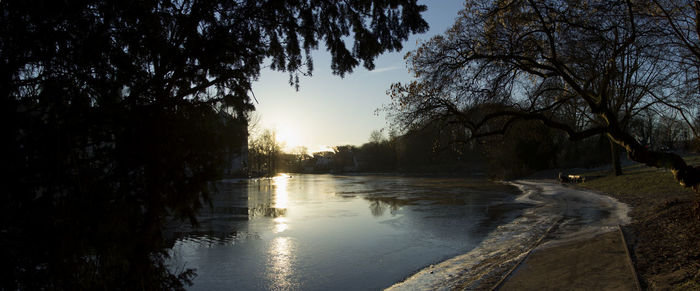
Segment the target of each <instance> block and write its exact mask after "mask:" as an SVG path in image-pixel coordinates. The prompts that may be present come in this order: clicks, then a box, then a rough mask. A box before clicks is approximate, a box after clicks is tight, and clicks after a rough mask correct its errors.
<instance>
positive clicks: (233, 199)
mask: <svg viewBox="0 0 700 291" xmlns="http://www.w3.org/2000/svg"><path fill="white" fill-rule="evenodd" d="M216 188H217V190H216V191H215V193H214V194H213V196H212V206H211V207H209V206H207V207H205V208H204V209H203V211H202V213H201V214H200V216H199V217H198V220H199V222H200V224H201V225H200V226H199V227H198V228H191V227H190V226H189V224H188V223H181V224H177V225H173V226H171V227H170V228H169V229H168V233H169V234H170V236H171V239H172V240H174V246H173V248H172V250H171V255H172V259H171V260H170V265H171V268H173V269H174V270H181V269H183V268H194V269H196V270H197V274H198V276H197V277H196V278H195V280H194V285H193V286H192V287H190V289H191V290H279V289H287V290H289V289H292V290H300V289H301V290H343V289H347V290H366V289H375V290H376V289H381V288H386V287H389V286H392V284H394V283H396V282H399V281H402V280H403V279H406V278H407V277H408V276H410V275H411V274H414V273H416V272H417V271H419V270H421V269H423V268H425V267H427V266H430V265H432V264H436V263H439V262H441V261H443V260H445V259H448V258H452V257H455V256H457V255H460V254H464V253H467V252H469V251H470V250H472V249H474V248H475V247H477V246H479V245H480V243H482V241H484V240H485V239H486V238H487V236H488V235H489V234H491V233H493V232H494V230H495V229H497V228H498V227H499V226H502V225H504V224H507V223H509V222H511V221H513V220H514V219H515V218H517V217H520V216H521V215H522V213H523V211H524V210H525V209H528V208H531V207H533V205H532V204H529V203H523V202H522V201H516V198H518V197H519V196H520V194H522V192H521V191H520V190H519V189H518V188H517V187H515V186H513V185H509V184H505V183H495V182H489V181H487V180H484V179H480V178H444V177H440V178H437V177H433V178H425V177H404V176H386V175H374V176H372V175H369V176H341V175H296V174H294V175H291V176H290V175H280V176H277V177H274V178H270V179H253V180H228V181H220V182H218V183H216Z"/></svg>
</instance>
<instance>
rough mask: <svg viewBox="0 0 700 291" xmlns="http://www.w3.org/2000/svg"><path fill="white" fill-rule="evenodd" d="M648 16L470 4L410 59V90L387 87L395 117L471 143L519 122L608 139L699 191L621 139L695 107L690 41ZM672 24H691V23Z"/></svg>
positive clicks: (624, 6) (558, 5) (671, 160)
mask: <svg viewBox="0 0 700 291" xmlns="http://www.w3.org/2000/svg"><path fill="white" fill-rule="evenodd" d="M658 2H663V3H662V5H663V4H665V3H669V2H673V3H675V2H674V1H658ZM679 3H680V1H679ZM684 3H686V4H687V2H684ZM687 5H689V4H687ZM685 7H686V6H684V10H683V11H684V12H687V11H693V8H692V7H690V8H685ZM652 8H653V5H651V6H650V5H646V4H645V3H641V2H634V1H622V0H621V1H603V2H600V1H527V0H524V1H505V2H503V1H490V0H481V1H470V2H469V4H468V5H467V7H466V9H465V10H464V11H463V12H462V13H461V16H460V17H459V18H458V20H457V21H456V23H455V24H454V26H453V27H452V28H451V29H449V30H448V31H447V32H446V33H445V34H444V35H439V36H436V37H434V38H433V39H431V40H430V41H429V42H427V43H425V44H424V45H422V46H421V47H420V48H418V49H417V50H416V51H414V52H412V53H411V54H410V55H409V56H408V60H409V63H410V65H411V67H412V68H413V71H414V73H415V75H416V76H417V80H416V81H414V82H411V83H410V84H394V85H393V86H392V89H391V92H390V93H391V95H392V97H393V105H392V107H391V108H392V109H391V112H392V117H393V118H394V120H395V121H396V122H397V123H401V124H403V125H404V126H405V127H408V128H415V127H420V126H422V125H423V124H427V123H428V122H431V121H432V122H435V121H439V122H441V124H444V126H446V127H458V128H462V130H466V131H468V132H469V133H470V134H469V136H468V138H469V139H473V138H480V137H485V136H490V135H495V134H502V133H504V132H505V131H506V130H507V129H508V128H510V127H512V126H513V125H514V124H516V123H517V122H519V121H523V120H534V121H539V122H541V123H542V124H544V125H547V126H549V127H552V128H555V129H558V130H562V131H563V132H565V133H567V134H568V137H569V139H571V140H581V139H585V138H587V137H591V136H595V135H599V134H604V135H606V136H607V137H608V138H609V139H610V140H611V141H612V142H614V143H615V144H618V145H620V146H621V147H622V148H624V149H625V150H626V151H627V153H628V156H629V157H630V159H632V160H634V161H637V162H640V163H644V164H646V165H648V166H653V167H665V168H669V169H671V171H672V173H673V175H674V177H675V179H676V180H677V181H678V182H679V183H680V184H681V185H684V186H687V187H694V188H697V186H698V184H699V183H700V169H697V168H695V167H692V166H689V165H687V164H686V163H685V161H684V160H683V159H682V158H681V157H679V156H678V155H676V154H673V153H668V152H657V151H653V150H650V149H648V148H646V147H644V146H643V145H642V144H641V143H640V142H639V141H638V140H636V139H635V137H634V136H633V135H632V134H631V133H630V132H629V130H628V126H627V125H628V123H629V121H630V120H631V119H632V117H634V116H635V115H636V114H637V113H639V112H641V111H644V110H647V109H649V108H653V109H654V111H655V112H673V111H675V112H679V113H683V112H688V111H689V109H690V108H697V107H696V106H695V105H694V104H697V100H698V90H697V87H695V86H688V84H689V82H690V80H695V81H697V79H696V78H697V76H698V74H697V68H698V67H697V66H695V64H694V63H692V62H691V63H689V62H685V61H684V60H688V59H690V56H692V55H693V54H691V53H689V51H690V52H692V51H693V48H694V45H693V44H697V43H698V41H697V36H698V34H697V31H695V32H696V33H693V34H691V33H685V32H684V33H681V34H682V36H683V37H686V38H687V40H689V41H688V42H687V43H689V44H690V45H687V46H686V45H674V46H669V45H668V44H669V43H677V42H678V41H676V40H677V39H678V37H677V36H676V35H674V34H672V33H669V32H668V31H667V27H668V25H667V24H666V25H660V24H662V22H663V20H664V19H667V18H661V19H659V17H656V16H654V15H655V14H654V13H652V12H653V11H650V9H652ZM657 15H658V14H657ZM674 15H675V14H674ZM684 15H685V16H684ZM675 16H677V18H673V17H670V19H672V20H679V19H680V20H682V21H683V23H688V22H690V23H697V21H695V19H694V18H696V16H697V15H696V14H695V13H685V14H681V15H675ZM684 17H685V18H684ZM687 27H688V26H684V27H683V29H686V32H689V31H693V30H696V29H697V27H696V26H691V28H687ZM681 43H682V41H681ZM569 108H572V109H573V110H576V112H577V114H578V115H580V116H581V117H583V118H582V119H581V118H579V117H577V116H571V115H570V114H571V111H572V109H569ZM573 120H581V121H582V122H580V123H578V122H577V123H572V122H571V121H573ZM458 142H459V141H458Z"/></svg>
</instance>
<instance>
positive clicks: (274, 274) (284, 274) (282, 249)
mask: <svg viewBox="0 0 700 291" xmlns="http://www.w3.org/2000/svg"><path fill="white" fill-rule="evenodd" d="M268 253H269V254H268V255H269V264H268V270H267V272H265V273H266V274H267V276H268V278H269V280H270V282H271V286H269V287H270V289H273V290H290V289H297V287H298V282H297V281H296V280H295V279H294V269H293V263H294V259H295V255H294V253H295V252H294V243H293V241H292V239H291V238H289V237H276V238H275V239H274V240H273V241H272V244H271V245H270V250H269V252H268Z"/></svg>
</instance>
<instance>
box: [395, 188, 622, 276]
mask: <svg viewBox="0 0 700 291" xmlns="http://www.w3.org/2000/svg"><path fill="white" fill-rule="evenodd" d="M510 183H511V184H512V185H513V186H516V187H518V188H519V189H520V190H521V192H522V194H521V195H520V196H519V197H517V198H516V199H515V201H514V202H517V203H523V204H530V205H531V207H529V208H528V209H526V210H525V211H524V212H523V214H522V215H521V216H520V217H518V218H516V219H515V220H513V221H511V222H510V223H507V224H504V225H501V226H499V227H498V228H497V229H496V230H494V231H493V232H492V233H491V234H489V235H488V237H487V239H486V240H484V241H483V242H481V244H480V245H479V246H477V247H476V248H474V249H473V250H471V251H469V252H468V253H466V254H463V255H460V256H457V257H454V258H452V259H449V260H447V261H444V262H441V263H439V264H435V265H431V266H430V267H428V268H425V269H423V270H421V271H420V272H418V273H416V274H414V275H413V276H411V277H409V278H408V279H406V280H404V281H403V282H400V283H397V284H395V285H393V286H392V287H390V288H389V289H390V290H428V289H430V290H435V289H440V290H451V289H466V290H474V289H478V290H482V289H485V290H488V289H490V288H492V287H493V286H496V284H497V283H498V282H499V281H500V280H501V278H503V277H504V276H505V275H506V274H508V271H509V270H511V269H512V268H514V267H516V266H519V264H520V262H521V261H522V260H523V259H525V258H527V257H528V255H529V254H530V253H531V251H533V250H535V249H536V250H541V249H542V248H543V247H545V246H546V247H547V248H552V250H553V249H556V248H557V247H559V246H562V245H566V246H569V244H572V243H574V244H578V243H581V242H582V241H586V240H590V239H592V238H593V239H596V238H598V237H599V236H600V234H603V233H607V232H610V231H613V230H616V229H617V225H619V224H627V223H629V222H630V220H629V217H628V212H629V208H628V207H627V205H625V204H624V203H620V202H619V201H617V200H616V199H614V198H611V197H610V196H606V195H599V194H596V193H593V192H591V191H590V190H586V189H579V188H577V187H572V186H569V185H562V184H559V183H557V182H556V181H555V180H553V179H550V180H519V181H513V182H510ZM577 247H578V245H577ZM617 247H618V249H619V250H622V251H623V252H624V248H623V247H622V245H621V244H617ZM593 248H595V249H600V248H597V247H596V246H593ZM564 249H566V247H565V248H564ZM538 252H539V251H538ZM539 253H540V254H545V256H548V257H552V255H550V254H554V252H551V253H550V252H549V251H542V252H539ZM586 255H587V254H583V255H581V256H584V257H585V256H586ZM555 256H556V255H555ZM623 258H624V257H623ZM555 259H556V258H555ZM606 259H609V260H613V261H615V260H616V259H614V258H606ZM601 261H603V262H604V261H605V260H601ZM618 261H620V260H618ZM621 262H622V263H623V264H624V263H625V261H624V260H621ZM606 265H608V264H607V263H606ZM627 270H628V273H631V270H630V269H629V268H628V269H627ZM632 278H633V277H632ZM628 281H630V282H633V281H632V280H628ZM627 286H629V284H627ZM632 286H633V285H632Z"/></svg>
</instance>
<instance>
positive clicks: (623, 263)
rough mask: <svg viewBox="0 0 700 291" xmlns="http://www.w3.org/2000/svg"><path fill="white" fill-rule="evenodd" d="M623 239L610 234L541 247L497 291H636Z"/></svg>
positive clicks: (616, 233)
mask: <svg viewBox="0 0 700 291" xmlns="http://www.w3.org/2000/svg"><path fill="white" fill-rule="evenodd" d="M637 289H638V287H637V283H636V278H635V275H634V270H632V269H631V266H630V264H629V262H628V258H627V250H626V248H625V247H624V243H623V238H622V237H621V235H620V232H618V231H611V232H607V233H604V234H601V235H598V236H596V237H593V238H590V239H584V240H577V241H573V242H567V243H562V244H558V245H554V246H546V245H545V246H540V247H538V248H537V249H535V250H534V251H533V252H532V253H531V254H530V256H529V257H528V258H527V259H526V260H525V261H524V262H523V263H522V264H521V265H520V266H519V267H518V268H517V269H515V271H514V272H513V273H512V274H511V275H510V276H509V277H508V278H507V279H506V280H505V281H504V283H503V284H501V285H500V288H499V289H498V290H637Z"/></svg>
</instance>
